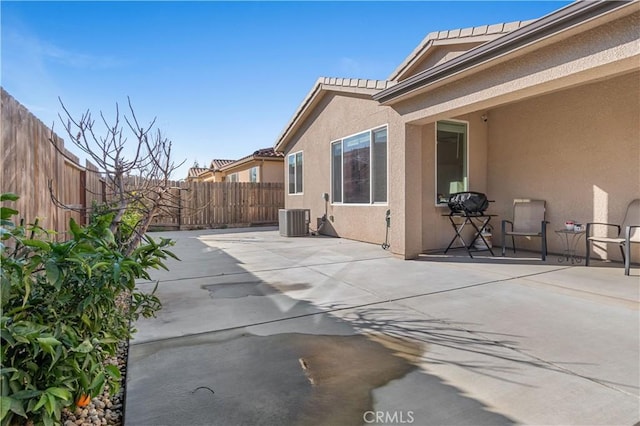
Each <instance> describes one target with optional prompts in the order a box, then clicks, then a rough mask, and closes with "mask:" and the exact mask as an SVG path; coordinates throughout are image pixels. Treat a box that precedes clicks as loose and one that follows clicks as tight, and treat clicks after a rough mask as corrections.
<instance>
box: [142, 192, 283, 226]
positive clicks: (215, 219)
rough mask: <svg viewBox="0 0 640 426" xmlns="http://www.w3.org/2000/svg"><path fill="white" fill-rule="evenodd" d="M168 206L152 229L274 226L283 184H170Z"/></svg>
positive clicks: (281, 200)
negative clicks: (169, 205) (169, 202)
mask: <svg viewBox="0 0 640 426" xmlns="http://www.w3.org/2000/svg"><path fill="white" fill-rule="evenodd" d="M172 187H173V189H171V192H172V197H171V200H172V201H171V207H169V208H165V209H164V211H163V212H162V213H161V214H160V215H158V216H156V217H155V220H154V222H153V226H154V227H155V228H171V229H201V228H221V227H234V226H252V225H267V224H277V223H278V210H279V209H281V208H283V207H284V184H283V183H243V182H182V181H181V182H172Z"/></svg>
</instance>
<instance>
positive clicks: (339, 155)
mask: <svg viewBox="0 0 640 426" xmlns="http://www.w3.org/2000/svg"><path fill="white" fill-rule="evenodd" d="M331 200H332V202H334V203H351V204H371V203H372V202H373V203H385V202H387V128H386V127H382V128H378V129H373V130H368V131H366V132H362V133H358V134H357V135H353V136H349V137H347V138H344V139H340V140H337V141H335V142H332V143H331Z"/></svg>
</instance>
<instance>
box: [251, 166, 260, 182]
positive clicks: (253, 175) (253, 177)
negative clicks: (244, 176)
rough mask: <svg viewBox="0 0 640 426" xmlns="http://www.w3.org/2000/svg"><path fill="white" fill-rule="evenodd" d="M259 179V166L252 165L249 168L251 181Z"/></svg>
mask: <svg viewBox="0 0 640 426" xmlns="http://www.w3.org/2000/svg"><path fill="white" fill-rule="evenodd" d="M257 181H258V167H257V166H256V167H252V168H251V169H250V170H249V182H257Z"/></svg>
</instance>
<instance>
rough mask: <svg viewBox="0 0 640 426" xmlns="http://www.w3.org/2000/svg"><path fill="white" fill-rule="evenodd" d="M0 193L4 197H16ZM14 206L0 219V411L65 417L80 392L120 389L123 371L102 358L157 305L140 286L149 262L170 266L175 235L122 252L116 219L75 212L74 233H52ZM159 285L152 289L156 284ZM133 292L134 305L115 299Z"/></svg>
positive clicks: (7, 415)
mask: <svg viewBox="0 0 640 426" xmlns="http://www.w3.org/2000/svg"><path fill="white" fill-rule="evenodd" d="M16 199H17V196H15V195H13V194H2V195H1V198H0V201H12V200H16ZM17 213H18V212H17V211H15V210H13V209H11V208H8V207H4V206H3V207H2V211H1V220H2V222H1V224H0V236H1V238H0V253H1V259H0V260H1V262H2V263H1V268H0V269H1V275H0V299H1V310H0V312H1V317H0V333H1V334H0V338H1V340H0V346H1V355H2V358H1V360H0V364H1V365H0V421H1V422H2V425H9V424H20V423H24V422H25V421H26V420H27V419H29V420H31V421H33V422H34V423H36V424H40V423H44V424H46V425H49V424H54V423H59V421H60V416H61V410H62V408H63V407H67V406H70V405H72V404H74V401H75V400H76V398H77V397H78V396H80V395H82V394H89V395H91V396H96V395H98V394H100V393H102V391H103V390H104V387H105V385H106V384H108V385H109V389H110V392H112V393H115V392H117V391H118V387H119V379H120V372H119V370H118V368H117V367H116V366H114V365H106V364H105V362H104V361H105V359H106V357H107V356H109V355H114V354H115V352H116V350H117V346H118V343H119V342H121V341H125V340H126V339H129V338H130V337H131V335H132V333H133V331H134V330H133V329H132V328H131V322H132V321H133V320H136V319H137V318H139V317H140V316H141V315H142V316H144V317H150V316H155V313H156V311H157V310H158V309H160V307H161V304H160V301H159V299H158V298H157V297H156V296H155V295H154V294H153V293H151V294H148V293H143V292H141V291H139V290H137V289H136V287H135V280H136V279H139V278H143V279H149V278H150V277H149V274H148V272H147V270H148V269H149V268H156V269H157V268H164V269H166V266H165V265H164V263H163V261H164V260H165V259H167V257H173V258H175V255H174V254H173V253H171V252H170V251H169V250H167V247H169V246H172V245H173V242H172V241H171V240H168V239H160V241H158V242H156V241H154V240H152V239H151V238H145V239H144V242H143V244H141V245H140V246H139V247H138V248H137V249H136V250H135V251H134V252H133V253H132V254H131V255H130V256H125V255H123V254H122V252H121V250H120V249H119V248H118V244H117V243H116V240H115V237H114V235H113V234H112V232H111V231H110V229H109V225H110V224H111V221H112V219H113V217H112V215H110V214H106V215H102V216H96V217H94V220H93V221H92V223H90V224H89V225H88V226H86V227H80V226H78V225H77V224H76V223H75V221H73V219H72V220H71V221H70V223H69V227H70V230H71V233H72V235H73V238H72V239H70V240H68V241H64V242H55V241H51V240H50V239H49V238H47V237H48V233H47V232H46V231H45V230H43V229H42V228H40V227H39V226H38V225H37V223H36V224H34V225H30V226H26V227H25V226H21V225H15V224H14V223H13V222H12V221H11V220H10V219H11V217H12V216H14V215H15V214H17ZM154 291H155V290H154ZM122 297H128V298H129V303H128V309H122V308H121V307H120V306H118V304H117V301H118V300H119V298H122Z"/></svg>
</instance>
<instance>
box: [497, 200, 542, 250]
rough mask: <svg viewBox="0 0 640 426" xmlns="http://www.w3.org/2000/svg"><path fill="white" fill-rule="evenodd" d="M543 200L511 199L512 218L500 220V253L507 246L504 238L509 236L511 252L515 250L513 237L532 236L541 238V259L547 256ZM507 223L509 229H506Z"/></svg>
mask: <svg viewBox="0 0 640 426" xmlns="http://www.w3.org/2000/svg"><path fill="white" fill-rule="evenodd" d="M545 205H546V203H545V201H544V200H529V199H516V200H514V201H513V220H512V221H511V220H503V221H502V255H503V256H504V255H505V250H506V248H507V245H506V238H507V236H511V245H512V246H513V252H514V253H515V252H516V241H515V237H534V238H540V240H541V252H542V260H546V258H547V223H548V222H547V221H546V220H545V210H546V208H545ZM507 225H510V226H509V229H507Z"/></svg>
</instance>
